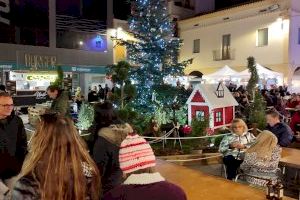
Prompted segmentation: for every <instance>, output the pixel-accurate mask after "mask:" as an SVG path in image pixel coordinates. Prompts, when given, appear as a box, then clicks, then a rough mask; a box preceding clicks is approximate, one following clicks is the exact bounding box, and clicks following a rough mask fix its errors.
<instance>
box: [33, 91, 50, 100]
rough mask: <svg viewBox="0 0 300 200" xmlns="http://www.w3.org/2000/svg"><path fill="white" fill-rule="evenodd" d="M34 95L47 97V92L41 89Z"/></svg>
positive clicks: (42, 97)
mask: <svg viewBox="0 0 300 200" xmlns="http://www.w3.org/2000/svg"><path fill="white" fill-rule="evenodd" d="M34 95H35V98H36V99H46V97H47V92H40V91H38V92H36V93H35V94H34Z"/></svg>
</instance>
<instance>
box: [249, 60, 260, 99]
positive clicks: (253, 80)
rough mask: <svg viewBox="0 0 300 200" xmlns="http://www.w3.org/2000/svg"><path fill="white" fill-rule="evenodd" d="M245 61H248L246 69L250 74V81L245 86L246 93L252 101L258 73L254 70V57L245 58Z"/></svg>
mask: <svg viewBox="0 0 300 200" xmlns="http://www.w3.org/2000/svg"><path fill="white" fill-rule="evenodd" d="M247 60H248V69H249V72H250V74H251V76H250V79H249V81H248V84H247V91H248V93H249V95H250V96H251V99H253V98H254V96H253V95H254V91H255V88H256V85H257V83H258V80H259V76H258V73H257V70H256V63H255V59H254V57H252V56H250V57H248V58H247Z"/></svg>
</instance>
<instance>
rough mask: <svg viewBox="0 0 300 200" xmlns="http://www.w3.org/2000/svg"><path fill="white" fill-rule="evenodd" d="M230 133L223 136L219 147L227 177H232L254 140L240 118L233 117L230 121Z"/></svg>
mask: <svg viewBox="0 0 300 200" xmlns="http://www.w3.org/2000/svg"><path fill="white" fill-rule="evenodd" d="M231 133H232V134H230V135H227V136H225V137H224V138H223V139H222V141H221V143H220V147H219V151H220V152H221V153H222V154H223V156H224V157H223V162H224V164H225V165H226V171H227V179H230V180H232V179H234V178H235V176H236V171H237V169H238V168H239V166H240V164H241V163H242V162H243V157H244V153H245V150H246V149H247V148H249V147H250V146H251V144H252V143H253V142H254V141H255V136H254V135H253V134H252V133H249V132H248V128H247V125H246V123H245V122H244V121H243V120H242V119H238V118H236V119H234V120H233V121H232V123H231Z"/></svg>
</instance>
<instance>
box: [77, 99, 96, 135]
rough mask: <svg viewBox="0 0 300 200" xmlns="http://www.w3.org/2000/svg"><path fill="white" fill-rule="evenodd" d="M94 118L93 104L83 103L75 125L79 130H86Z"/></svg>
mask: <svg viewBox="0 0 300 200" xmlns="http://www.w3.org/2000/svg"><path fill="white" fill-rule="evenodd" d="M93 120H94V108H93V106H91V105H89V104H87V103H83V104H82V105H81V107H80V111H79V114H78V123H77V124H76V126H77V127H78V129H79V130H88V129H89V128H90V126H91V125H92V123H93Z"/></svg>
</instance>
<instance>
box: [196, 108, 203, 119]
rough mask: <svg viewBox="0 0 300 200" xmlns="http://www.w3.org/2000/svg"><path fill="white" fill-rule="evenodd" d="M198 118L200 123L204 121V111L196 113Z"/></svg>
mask: <svg viewBox="0 0 300 200" xmlns="http://www.w3.org/2000/svg"><path fill="white" fill-rule="evenodd" d="M196 117H197V118H198V119H199V120H200V121H204V111H202V110H198V111H196Z"/></svg>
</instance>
